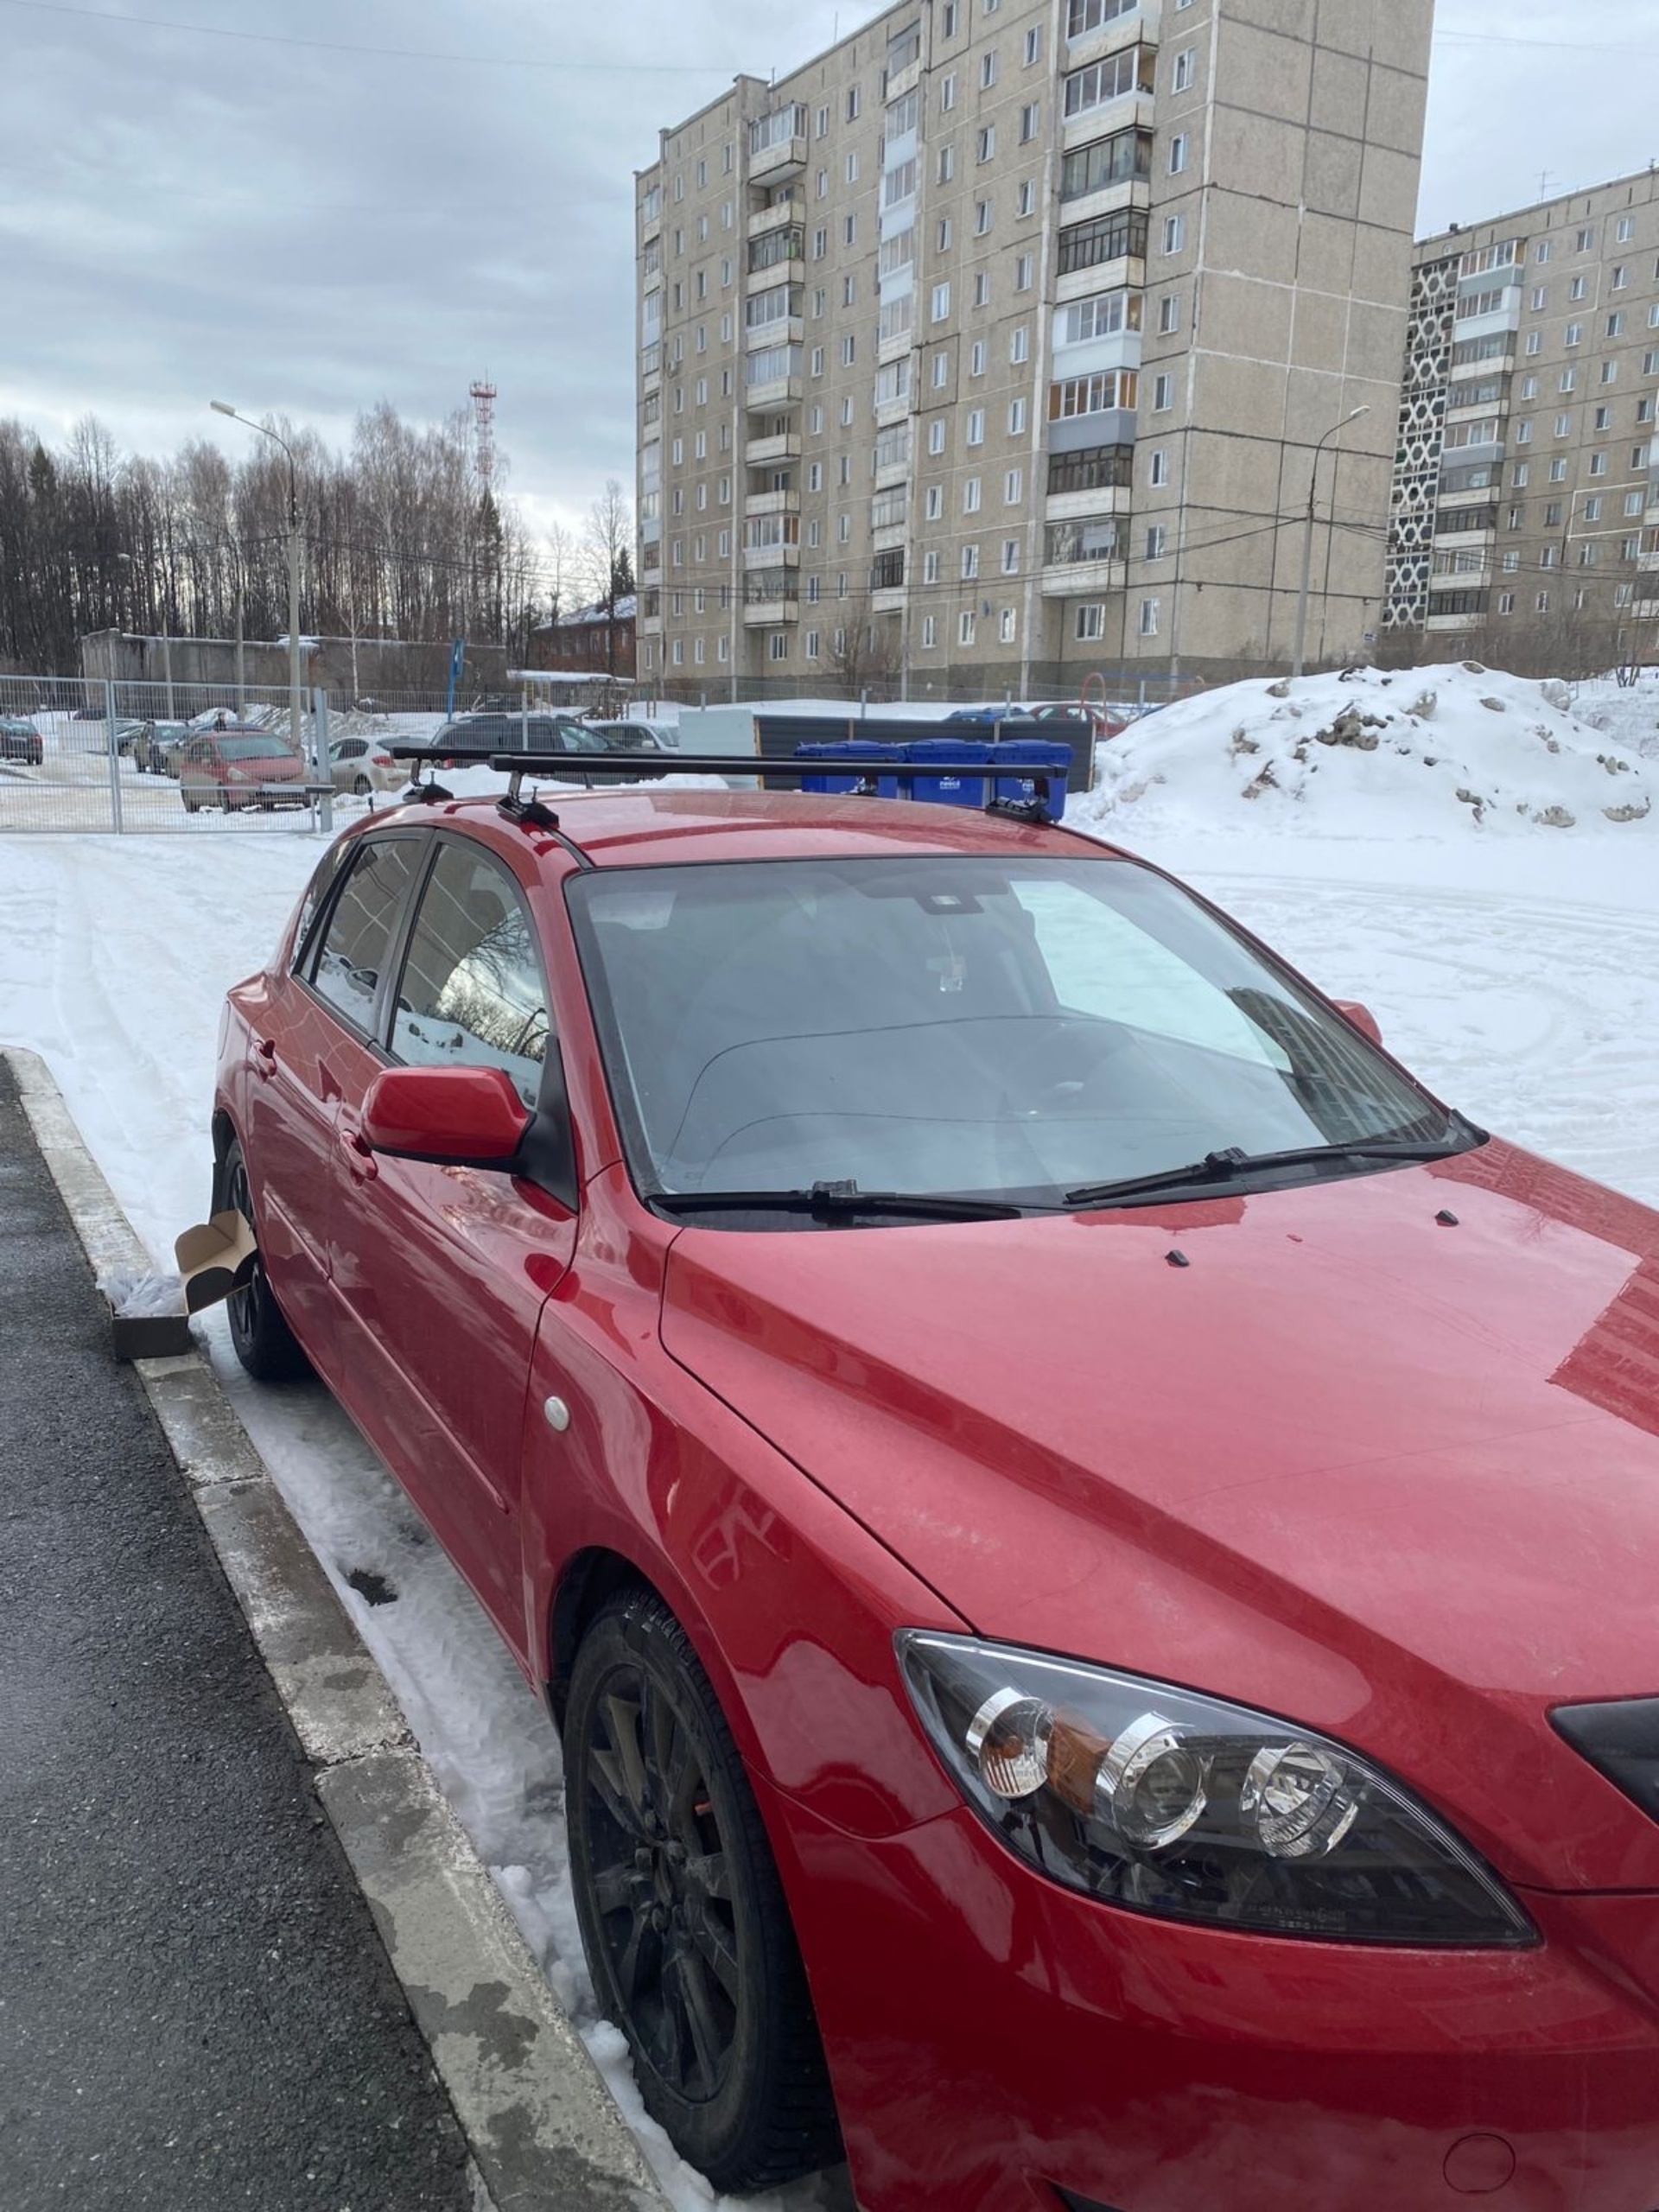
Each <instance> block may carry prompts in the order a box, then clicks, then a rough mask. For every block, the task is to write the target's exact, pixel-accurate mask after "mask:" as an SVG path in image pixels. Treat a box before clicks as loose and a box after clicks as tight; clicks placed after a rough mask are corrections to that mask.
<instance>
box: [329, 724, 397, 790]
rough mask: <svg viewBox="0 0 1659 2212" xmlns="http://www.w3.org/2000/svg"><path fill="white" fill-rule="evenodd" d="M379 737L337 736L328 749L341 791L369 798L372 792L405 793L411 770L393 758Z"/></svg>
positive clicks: (333, 772) (335, 786)
mask: <svg viewBox="0 0 1659 2212" xmlns="http://www.w3.org/2000/svg"><path fill="white" fill-rule="evenodd" d="M386 744H387V741H386V740H385V739H384V738H378V737H337V738H336V739H335V740H334V743H333V744H332V745H331V746H330V747H328V768H329V772H330V774H331V775H332V776H333V778H334V789H335V790H336V791H349V792H350V793H351V794H352V795H353V797H354V798H367V797H368V796H369V794H370V792H371V791H402V790H403V789H404V785H406V784H407V783H408V782H409V770H408V767H407V766H405V765H404V764H402V763H400V762H398V761H396V760H393V759H392V757H391V753H388V752H387V750H386Z"/></svg>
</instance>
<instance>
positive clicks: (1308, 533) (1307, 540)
mask: <svg viewBox="0 0 1659 2212" xmlns="http://www.w3.org/2000/svg"><path fill="white" fill-rule="evenodd" d="M1370 411H1371V410H1370V408H1369V407H1356V408H1354V409H1353V410H1351V412H1350V413H1349V414H1346V415H1344V416H1343V417H1342V419H1341V421H1340V422H1338V423H1332V425H1331V427H1330V429H1328V430H1326V431H1325V433H1324V435H1322V436H1321V437H1319V439H1318V440H1317V441H1316V442H1315V443H1314V447H1313V467H1312V468H1311V469H1309V471H1308V475H1307V527H1306V530H1305V531H1303V533H1302V582H1301V588H1300V591H1299V592H1298V593H1297V594H1296V649H1295V652H1294V656H1293V658H1292V664H1291V671H1290V672H1291V674H1292V675H1293V676H1300V674H1301V672H1302V655H1303V651H1304V649H1305V647H1306V644H1307V586H1308V579H1309V577H1310V576H1311V575H1312V574H1313V495H1314V492H1315V490H1316V489H1317V487H1318V485H1319V455H1320V454H1321V453H1322V452H1323V450H1324V448H1325V439H1326V438H1334V437H1335V436H1336V435H1337V433H1338V430H1345V429H1347V427H1348V425H1349V423H1357V421H1358V420H1359V418H1360V416H1362V415H1369V414H1370Z"/></svg>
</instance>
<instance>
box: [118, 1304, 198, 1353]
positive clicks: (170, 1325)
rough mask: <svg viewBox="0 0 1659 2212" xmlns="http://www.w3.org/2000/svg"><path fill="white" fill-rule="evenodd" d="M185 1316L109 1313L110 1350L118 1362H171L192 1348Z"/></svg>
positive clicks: (186, 1315) (176, 1314)
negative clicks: (168, 1360) (166, 1360)
mask: <svg viewBox="0 0 1659 2212" xmlns="http://www.w3.org/2000/svg"><path fill="white" fill-rule="evenodd" d="M193 1342H194V1339H193V1338H192V1337H191V1334H190V1317H189V1315H188V1313H140V1314H130V1313H111V1316H110V1349H111V1351H112V1352H113V1353H114V1354H115V1356H116V1357H117V1358H118V1359H175V1358H177V1357H178V1356H179V1354H180V1353H181V1352H187V1351H190V1349H191V1348H192V1344H193Z"/></svg>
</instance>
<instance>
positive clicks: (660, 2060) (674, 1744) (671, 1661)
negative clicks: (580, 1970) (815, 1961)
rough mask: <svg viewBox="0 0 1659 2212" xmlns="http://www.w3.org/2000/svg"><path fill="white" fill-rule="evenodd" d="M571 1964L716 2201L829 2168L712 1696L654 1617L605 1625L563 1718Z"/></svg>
mask: <svg viewBox="0 0 1659 2212" xmlns="http://www.w3.org/2000/svg"><path fill="white" fill-rule="evenodd" d="M563 1733H564V1754H565V1766H566V1792H565V1804H566V1817H567V1820H568V1821H569V1833H570V1866H571V1873H572V1876H573V1878H574V1883H575V1898H576V1911H577V1916H578V1919H579V1920H580V1922H581V1926H582V1945H583V1948H584V1949H585V1950H586V1952H587V1955H588V1966H589V1967H590V1968H591V1970H592V1972H593V1976H594V1983H595V1985H596V1986H597V1989H598V1992H599V2000H600V2003H601V2005H602V2007H603V2008H604V2010H605V2011H606V2012H607V2013H608V2014H609V2015H610V2017H611V2018H613V2019H614V2020H615V2021H616V2022H617V2023H618V2024H619V2025H620V2027H621V2029H622V2031H623V2032H624V2034H625V2035H626V2037H627V2039H628V2043H629V2045H630V2047H631V2049H632V2054H633V2063H634V2071H635V2074H636V2075H637V2076H638V2079H639V2090H640V2094H641V2095H642V2096H643V2097H644V2099H645V2108H646V2110H647V2111H648V2112H649V2113H651V2114H652V2118H653V2119H655V2120H658V2121H659V2122H660V2123H661V2125H662V2126H664V2128H665V2129H666V2130H667V2132H668V2133H669V2135H670V2137H671V2139H672V2140H673V2144H674V2147H675V2148H676V2150H677V2151H678V2152H680V2154H681V2156H682V2157H683V2158H687V2159H689V2160H690V2163H691V2164H693V2165H694V2166H696V2168H697V2170H698V2171H700V2172H702V2173H704V2174H706V2175H707V2176H708V2177H709V2180H710V2181H711V2182H712V2183H714V2185H715V2188H716V2189H717V2190H735V2191H738V2192H740V2193H741V2192H746V2191H748V2190H760V2189H771V2188H775V2187H777V2186H778V2185H779V2183H783V2182H786V2181H789V2180H791V2179H792V2178H793V2177H796V2176H797V2175H799V2174H804V2173H810V2172H812V2171H815V2170H816V2169H817V2168H818V2167H820V2166H824V2165H828V2164H831V2163H832V2162H833V2161H835V2160H836V2159H837V2158H839V2157H840V2156H841V2139H840V2133H839V2130H838V2128H837V2126H836V2110H835V2101H834V2098H833V2096H832V2094H831V2093H830V2088H829V2073H828V2070H827V2069H826V2067H825V2065H824V2059H823V2047H822V2045H821V2044H820V2042H819V2040H818V2031H817V2021H816V2019H815V2018H814V2017H813V2012H812V2002H811V1999H810V1995H809V1994H808V1991H807V1986H806V1975H805V1972H804V1968H803V1967H802V1965H801V1957H800V1952H799V1950H798V1948H797V1945H796V1942H795V1933H794V1929H792V1928H791V1924H790V1918H789V1910H788V1907H787V1906H786V1904H785V1901H784V1893H783V1888H782V1885H781V1884H780V1883H779V1878H778V1870H777V1867H776V1866H775V1865H774V1863H773V1860H772V1852H771V1848H770V1847H769V1845H768V1844H767V1841H766V1830H765V1828H764V1827H763V1826H762V1825H761V1821H760V1810H759V1808H758V1807H757V1806H756V1804H755V1802H754V1796H753V1792H752V1791H751V1789H750V1788H749V1784H748V1781H747V1777H746V1776H745V1774H744V1771H743V1764H742V1761H741V1758H739V1756H738V1751H737V1747H736V1745H735V1744H734V1742H733V1740H732V1734H731V1731H730V1730H729V1728H728V1726H727V1725H726V1719H725V1716H724V1714H723V1713H721V1709H720V1707H719V1705H718V1703H717V1702H716V1700H715V1694H714V1691H713V1689H712V1688H711V1687H710V1684H709V1677H708V1676H707V1675H705V1674H704V1672H703V1670H702V1666H701V1665H700V1663H699V1662H698V1660H697V1656H696V1653H695V1652H694V1651H693V1650H692V1649H691V1645H690V1640H689V1638H688V1637H687V1636H686V1634H685V1631H684V1630H683V1628H682V1627H681V1626H680V1624H679V1623H678V1622H677V1620H676V1619H675V1618H674V1616H673V1615H672V1613H671V1612H670V1611H669V1610H668V1608H667V1606H666V1605H664V1604H663V1602H662V1600H661V1599H659V1598H657V1597H656V1596H654V1595H653V1594H652V1593H651V1592H646V1591H643V1590H639V1591H632V1592H628V1593H627V1594H626V1595H625V1596H623V1597H620V1598H619V1599H616V1600H615V1601H614V1602H613V1604H611V1605H607V1607H606V1608H605V1610H604V1611H602V1612H601V1614H600V1615H599V1616H598V1618H596V1619H595V1621H594V1624H593V1625H592V1627H591V1628H590V1629H589V1630H588V1633H587V1635H586V1637H584V1638H583V1640H582V1647H581V1649H580V1650H579V1651H578V1653H577V1655H576V1662H575V1668H574V1669H573V1670H572V1674H571V1681H570V1695H569V1704H568V1707H567V1709H566V1713H565V1721H564V1732H563Z"/></svg>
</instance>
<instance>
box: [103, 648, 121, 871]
mask: <svg viewBox="0 0 1659 2212" xmlns="http://www.w3.org/2000/svg"><path fill="white" fill-rule="evenodd" d="M104 739H105V744H107V746H108V747H109V748H110V826H111V829H113V830H114V831H115V833H116V835H117V836H120V834H121V753H120V750H119V748H118V746H117V744H116V741H115V686H114V684H113V683H111V682H109V681H108V680H107V678H106V679H105V685H104Z"/></svg>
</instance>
